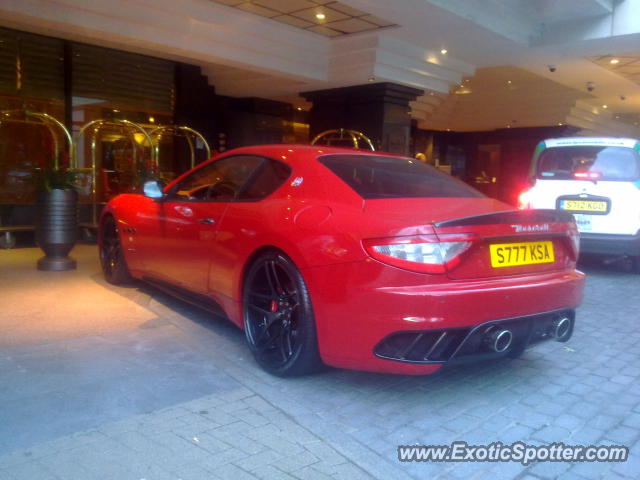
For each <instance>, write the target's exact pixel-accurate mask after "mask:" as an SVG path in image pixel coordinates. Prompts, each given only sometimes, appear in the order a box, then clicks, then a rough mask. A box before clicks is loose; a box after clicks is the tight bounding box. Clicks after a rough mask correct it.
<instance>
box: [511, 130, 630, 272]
mask: <svg viewBox="0 0 640 480" xmlns="http://www.w3.org/2000/svg"><path fill="white" fill-rule="evenodd" d="M530 179H531V183H532V185H533V186H532V187H531V188H530V189H528V190H525V191H524V192H522V193H521V194H520V197H519V207H520V208H555V209H558V210H565V211H567V212H570V213H572V214H573V215H574V217H575V219H576V223H577V225H578V230H579V231H580V252H581V253H586V254H602V255H609V256H626V257H630V258H631V259H632V260H633V269H634V271H636V272H637V273H640V141H638V140H634V139H630V138H604V137H595V138H594V137H572V138H552V139H548V140H544V141H543V142H540V144H538V146H537V147H536V151H535V153H534V155H533V160H532V163H531V171H530Z"/></svg>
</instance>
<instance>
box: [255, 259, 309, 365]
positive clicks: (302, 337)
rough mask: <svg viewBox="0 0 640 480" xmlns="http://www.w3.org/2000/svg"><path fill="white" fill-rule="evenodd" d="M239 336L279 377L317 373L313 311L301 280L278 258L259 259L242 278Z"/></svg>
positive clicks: (292, 267) (289, 263)
mask: <svg viewBox="0 0 640 480" xmlns="http://www.w3.org/2000/svg"><path fill="white" fill-rule="evenodd" d="M243 309H244V331H245V335H246V337H247V342H248V343H249V348H250V349H251V351H252V353H253V355H254V357H255V359H256V361H257V362H258V364H259V365H260V366H261V367H262V368H264V369H265V370H266V371H268V372H269V373H272V374H274V375H278V376H282V377H290V376H296V375H305V374H308V373H313V372H315V371H317V370H318V369H319V368H320V367H321V365H322V362H321V361H320V355H319V353H318V341H317V337H316V328H315V320H314V316H313V307H312V306H311V300H310V298H309V293H308V291H307V287H306V285H305V283H304V279H303V278H302V275H301V274H300V272H299V271H298V269H297V268H296V266H295V265H294V263H293V262H292V261H291V260H290V259H289V258H288V257H286V256H285V255H284V254H282V253H279V252H271V253H267V254H264V255H262V256H260V257H259V258H258V259H257V260H256V261H255V262H253V264H252V265H251V267H250V268H249V270H248V271H247V274H246V277H245V283H244V294H243Z"/></svg>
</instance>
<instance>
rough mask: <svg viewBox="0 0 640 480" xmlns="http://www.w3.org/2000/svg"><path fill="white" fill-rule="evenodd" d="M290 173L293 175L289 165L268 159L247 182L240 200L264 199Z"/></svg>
mask: <svg viewBox="0 0 640 480" xmlns="http://www.w3.org/2000/svg"><path fill="white" fill-rule="evenodd" d="M289 175H291V168H290V167H289V165H286V164H284V163H281V162H277V161H275V160H270V159H267V160H265V162H264V163H263V164H262V165H261V166H260V167H259V168H258V170H257V171H256V173H255V174H254V175H253V177H252V178H251V180H249V182H247V185H246V186H245V187H244V189H243V190H242V192H241V193H240V195H239V196H238V200H241V201H246V202H250V201H257V200H262V199H263V198H265V197H267V196H269V195H271V194H272V193H273V192H275V191H276V190H277V189H278V187H280V185H282V184H283V183H284V182H285V181H286V180H287V178H289Z"/></svg>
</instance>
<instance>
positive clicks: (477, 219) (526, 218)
mask: <svg viewBox="0 0 640 480" xmlns="http://www.w3.org/2000/svg"><path fill="white" fill-rule="evenodd" d="M573 221H574V220H573V215H571V214H570V213H567V212H563V211H562V210H552V209H533V210H506V211H504V212H494V213H483V214H482V215H473V216H471V217H462V218H454V219H453V220H445V221H443V222H438V223H435V224H434V226H436V227H466V226H468V225H494V224H498V223H555V222H573Z"/></svg>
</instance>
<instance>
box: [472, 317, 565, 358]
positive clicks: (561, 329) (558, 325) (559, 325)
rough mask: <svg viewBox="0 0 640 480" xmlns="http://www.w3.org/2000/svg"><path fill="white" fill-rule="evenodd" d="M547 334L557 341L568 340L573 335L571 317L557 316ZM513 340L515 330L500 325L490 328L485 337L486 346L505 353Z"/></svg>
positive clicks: (493, 350)
mask: <svg viewBox="0 0 640 480" xmlns="http://www.w3.org/2000/svg"><path fill="white" fill-rule="evenodd" d="M547 334H548V335H549V336H550V337H551V338H553V339H554V340H556V341H557V342H566V341H567V340H569V337H570V336H571V319H570V318H569V317H560V318H556V319H555V320H553V322H551V325H550V328H549V330H548V331H547ZM512 342H513V332H511V330H509V329H507V328H500V327H496V328H493V329H491V330H489V331H488V332H487V333H486V335H485V337H484V339H483V344H484V345H485V347H487V348H488V349H489V350H491V351H492V352H496V353H504V352H506V351H507V350H509V347H510V346H511V344H512Z"/></svg>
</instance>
